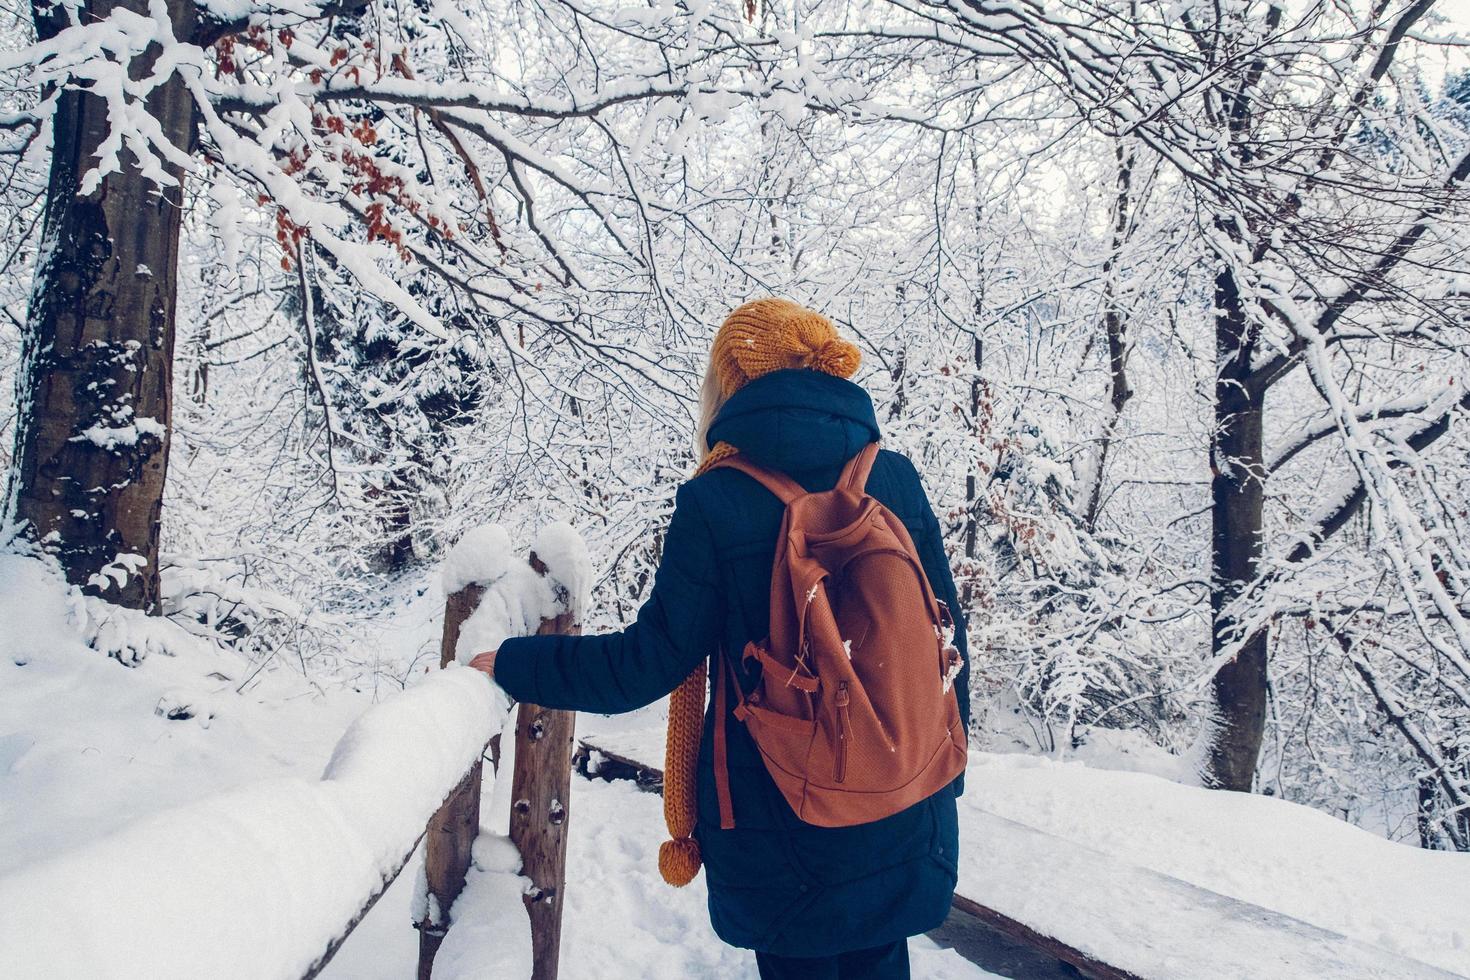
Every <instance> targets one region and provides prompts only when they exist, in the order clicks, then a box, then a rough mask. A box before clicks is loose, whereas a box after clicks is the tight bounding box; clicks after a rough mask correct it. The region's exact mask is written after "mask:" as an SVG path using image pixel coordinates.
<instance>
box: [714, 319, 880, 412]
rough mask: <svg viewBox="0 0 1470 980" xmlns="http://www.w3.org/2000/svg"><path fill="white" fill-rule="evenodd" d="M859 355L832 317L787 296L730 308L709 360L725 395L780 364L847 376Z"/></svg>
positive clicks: (853, 369)
mask: <svg viewBox="0 0 1470 980" xmlns="http://www.w3.org/2000/svg"><path fill="white" fill-rule="evenodd" d="M861 361H862V354H861V353H860V352H859V351H858V349H857V348H856V347H854V346H853V345H852V344H850V343H848V342H847V341H845V340H843V339H842V338H841V337H839V336H838V335H837V329H836V328H835V327H833V326H832V321H831V320H829V319H827V318H826V317H824V316H822V314H820V313H816V312H813V311H812V310H809V309H807V308H806V307H804V306H801V305H799V304H796V303H793V302H791V300H789V299H777V298H775V297H770V298H767V299H753V300H751V301H750V302H749V303H745V304H742V305H741V306H738V307H736V308H735V311H734V312H733V313H731V314H730V315H729V316H728V317H726V318H725V323H724V325H723V326H721V327H720V332H719V333H717V334H715V343H714V349H713V350H712V351H711V354H710V363H711V364H712V365H713V366H714V371H715V377H716V378H717V379H718V380H719V382H720V389H721V391H722V392H723V393H724V395H725V397H726V398H728V397H730V396H731V395H733V394H735V392H737V391H739V390H740V389H741V388H742V387H744V386H745V383H746V382H747V381H750V380H752V379H754V378H759V377H760V376H761V375H763V374H769V373H770V372H772V371H779V370H781V369H782V368H811V369H813V370H815V371H821V372H823V373H825V374H835V375H836V376H837V377H839V378H850V377H852V376H853V374H854V373H855V372H856V371H857V369H858V364H859V363H861Z"/></svg>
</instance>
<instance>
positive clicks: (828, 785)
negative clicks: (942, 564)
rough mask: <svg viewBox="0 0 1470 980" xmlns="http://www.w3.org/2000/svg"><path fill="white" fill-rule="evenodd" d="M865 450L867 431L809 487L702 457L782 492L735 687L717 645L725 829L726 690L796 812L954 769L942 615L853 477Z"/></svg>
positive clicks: (844, 821)
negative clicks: (828, 485)
mask: <svg viewBox="0 0 1470 980" xmlns="http://www.w3.org/2000/svg"><path fill="white" fill-rule="evenodd" d="M877 455H878V444H877V443H876V442H875V443H872V444H870V445H868V446H866V447H865V448H864V449H863V450H862V451H861V452H860V453H858V454H857V456H855V457H854V458H853V459H852V460H851V461H850V462H849V463H848V464H847V466H846V467H845V468H844V469H843V471H842V476H841V477H840V478H839V479H838V481H837V486H835V487H834V488H833V489H831V490H827V491H824V492H821V493H808V492H807V491H806V490H805V489H803V488H802V487H801V485H800V484H798V483H797V482H796V481H795V480H793V479H791V478H790V477H789V476H786V475H785V474H782V473H777V472H773V471H771V470H767V469H764V468H762V467H759V466H757V465H755V464H754V463H752V462H750V460H748V459H746V458H744V457H743V456H740V455H736V456H732V457H730V458H728V459H724V460H721V461H720V462H719V463H717V464H715V465H716V466H724V467H728V468H730V469H736V470H739V471H741V472H742V473H745V474H747V475H749V476H750V477H752V478H754V479H755V480H758V481H759V482H760V483H761V484H762V485H763V486H765V487H766V489H768V490H770V491H771V492H772V493H774V494H775V495H776V496H777V497H779V498H780V499H781V501H782V503H784V504H785V505H786V516H785V519H784V520H783V521H782V523H781V536H780V537H779V538H778V539H777V542H776V561H775V565H774V566H773V567H772V570H771V622H770V635H769V636H768V637H767V638H766V639H765V640H763V641H761V642H760V643H748V644H746V647H745V659H746V660H756V661H758V662H759V663H760V664H761V667H762V670H761V676H760V681H759V683H758V684H757V686H756V689H755V690H754V691H752V692H751V694H750V696H749V697H746V696H745V695H744V694H743V693H742V691H741V688H740V684H739V682H738V680H737V679H736V677H735V667H734V664H733V662H732V661H731V659H730V657H729V656H728V655H726V654H725V653H724V652H721V654H720V655H719V657H720V660H721V661H723V664H724V666H723V667H722V668H720V669H719V671H718V674H717V677H716V681H715V714H716V718H717V721H716V723H715V731H714V764H715V788H716V793H717V795H718V797H719V805H720V826H721V827H723V828H725V829H729V828H731V827H734V826H735V819H734V811H733V808H732V807H731V804H730V786H729V774H728V772H727V771H726V751H725V723H724V717H725V710H726V707H727V704H728V701H727V699H728V697H729V696H730V694H729V692H730V691H733V692H734V697H735V699H736V703H735V717H736V718H738V719H740V721H742V722H743V723H744V724H745V727H746V729H747V730H748V731H749V732H750V734H751V737H752V738H753V739H755V743H756V746H757V747H758V748H759V749H760V753H761V757H762V759H763V760H764V762H765V765H766V769H767V770H769V772H770V774H771V777H772V779H774V780H775V782H776V785H777V786H778V787H780V789H781V793H782V795H784V796H785V797H786V800H787V802H788V803H790V804H791V808H792V809H793V810H795V811H796V815H797V816H798V817H800V818H801V819H802V820H804V821H806V822H807V823H811V824H816V825H818V826H821V827H847V826H851V825H853V824H861V823H868V822H870V821H873V820H878V819H880V818H882V817H886V816H889V815H890V814H894V813H897V812H898V811H900V810H903V809H905V808H906V807H909V806H912V805H913V804H915V803H917V802H919V801H920V800H922V799H924V798H926V797H928V796H930V795H932V794H933V793H934V792H936V791H937V790H939V789H940V788H941V787H943V786H945V785H947V784H948V783H949V782H950V781H951V780H953V779H954V778H955V777H956V776H958V775H959V774H960V773H961V772H963V771H964V768H965V761H966V758H967V745H966V737H965V732H964V728H963V726H962V725H961V724H960V713H959V703H958V701H957V699H956V696H955V692H954V691H953V689H952V687H953V682H954V678H955V676H956V675H957V674H958V672H959V667H960V655H959V651H958V650H956V649H955V648H954V646H953V645H952V644H951V643H950V634H951V632H952V630H953V625H952V622H951V620H950V617H949V611H948V610H947V609H946V608H945V606H944V604H943V603H941V602H940V601H939V600H938V599H936V598H935V595H934V590H933V589H932V588H931V587H930V585H929V579H928V578H927V577H926V576H925V574H924V567H923V565H922V564H921V563H920V562H919V557H918V553H917V552H916V551H915V549H914V542H913V540H912V539H911V538H910V537H909V533H908V531H907V529H905V528H904V526H903V522H901V521H900V520H899V519H898V518H897V517H895V516H894V515H893V513H892V512H891V511H889V510H888V508H886V507H884V506H883V505H882V504H880V503H879V502H878V501H877V500H874V499H873V498H872V497H870V496H868V494H867V493H866V492H865V490H864V487H865V485H866V483H867V480H868V473H869V472H870V471H871V470H872V468H873V460H874V459H875V458H876V457H877Z"/></svg>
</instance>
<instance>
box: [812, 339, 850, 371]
mask: <svg viewBox="0 0 1470 980" xmlns="http://www.w3.org/2000/svg"><path fill="white" fill-rule="evenodd" d="M862 360H863V355H862V352H861V351H859V350H858V349H857V347H856V346H855V345H853V344H851V343H848V342H847V341H845V340H843V339H842V338H841V337H833V338H832V339H831V340H828V341H826V342H825V343H823V344H822V346H820V347H818V348H817V349H816V350H814V351H812V352H811V354H810V355H809V356H808V357H807V359H806V364H807V367H809V368H811V369H812V370H814V371H821V372H822V373H823V374H833V375H836V376H837V377H839V378H850V377H852V376H853V375H854V374H856V373H857V369H858V365H859V364H861V363H862Z"/></svg>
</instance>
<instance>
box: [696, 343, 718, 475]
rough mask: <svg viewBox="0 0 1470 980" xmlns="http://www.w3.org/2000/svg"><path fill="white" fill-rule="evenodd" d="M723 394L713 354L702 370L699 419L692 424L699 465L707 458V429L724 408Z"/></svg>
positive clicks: (708, 450) (708, 447)
mask: <svg viewBox="0 0 1470 980" xmlns="http://www.w3.org/2000/svg"><path fill="white" fill-rule="evenodd" d="M725 400H726V396H725V392H724V389H723V388H721V387H720V377H719V372H717V371H716V370H715V358H714V354H713V353H711V354H710V359H709V364H708V365H707V366H706V367H705V369H704V383H703V384H701V385H700V386H699V417H698V418H697V419H695V422H694V458H695V460H697V461H698V462H700V463H703V462H704V461H705V458H706V457H708V456H709V453H710V446H709V427H710V426H711V425H713V424H714V422H715V416H716V415H719V414H720V409H722V408H724V407H725Z"/></svg>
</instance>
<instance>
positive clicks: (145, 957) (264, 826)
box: [0, 525, 588, 980]
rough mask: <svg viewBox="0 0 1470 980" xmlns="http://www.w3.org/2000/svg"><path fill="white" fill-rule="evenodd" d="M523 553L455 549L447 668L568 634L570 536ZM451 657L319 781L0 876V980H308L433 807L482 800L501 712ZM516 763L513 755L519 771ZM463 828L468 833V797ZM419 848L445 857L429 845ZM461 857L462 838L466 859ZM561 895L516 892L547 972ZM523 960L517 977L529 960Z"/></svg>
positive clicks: (155, 819)
mask: <svg viewBox="0 0 1470 980" xmlns="http://www.w3.org/2000/svg"><path fill="white" fill-rule="evenodd" d="M533 548H534V550H535V553H536V554H537V555H540V556H541V558H540V559H533V564H534V565H535V568H533V567H532V565H531V564H527V563H526V561H525V559H521V558H512V556H511V550H510V545H509V541H508V539H507V538H506V536H505V535H504V534H503V533H502V532H500V531H499V529H496V528H482V529H479V530H477V531H476V532H473V533H472V534H471V535H467V536H466V540H465V541H464V542H462V543H461V544H460V546H458V547H457V548H456V549H455V551H454V553H453V555H452V556H451V561H450V562H449V567H448V568H447V569H446V578H448V579H449V580H450V581H451V582H454V583H455V585H456V588H455V590H454V591H456V592H458V591H461V590H462V589H463V588H464V586H465V585H474V586H475V587H476V588H477V590H478V593H479V594H478V595H477V596H476V599H477V600H478V601H477V602H475V603H473V604H472V608H471V609H470V610H469V611H470V612H472V613H473V615H469V616H467V617H466V616H461V617H460V618H461V620H462V621H463V623H462V626H460V627H459V628H458V629H457V630H456V636H455V640H456V641H457V644H454V645H452V648H453V647H455V646H457V649H458V651H459V657H458V658H457V659H460V660H467V659H468V658H469V657H470V656H472V655H473V654H474V653H475V652H478V651H480V650H484V649H491V648H493V647H494V646H496V645H498V644H499V642H500V641H501V640H502V639H504V638H505V637H506V636H513V635H519V634H522V633H527V632H531V631H533V630H535V629H537V628H541V629H543V630H549V629H556V630H562V629H570V628H572V624H573V623H574V622H575V620H576V616H577V614H578V611H579V610H580V608H581V605H580V598H581V595H582V590H583V589H584V588H585V583H586V581H587V578H588V576H587V575H586V567H587V560H586V554H585V551H584V549H583V548H582V545H581V542H580V540H579V539H578V538H577V536H576V535H575V533H574V532H572V531H571V529H570V528H568V527H566V526H565V525H554V526H552V527H550V528H548V529H546V530H545V531H543V533H542V535H541V536H540V537H539V538H538V539H537V542H536V544H535V545H534V546H533ZM459 579H463V581H462V582H461V581H459ZM461 601H463V600H461ZM456 625H457V626H459V624H456ZM447 665H448V666H450V667H451V669H446V670H440V671H435V672H434V673H433V674H432V675H431V676H429V677H426V678H424V679H423V680H422V681H420V682H419V683H417V684H415V685H413V686H412V687H410V688H409V689H407V690H406V691H404V692H403V693H402V694H399V695H396V696H394V697H392V698H390V699H388V700H386V701H384V702H382V703H380V704H377V705H374V706H373V707H371V708H369V709H368V710H367V711H365V712H364V713H363V714H362V715H361V716H360V717H359V718H358V719H357V720H356V721H355V722H353V723H352V725H351V726H350V727H349V728H348V729H347V731H346V733H345V734H344V735H343V736H342V738H341V740H340V741H339V742H338V743H337V746H336V748H335V749H334V751H333V753H332V757H331V760H330V762H328V764H327V766H326V770H325V771H324V772H323V774H322V777H321V778H320V779H319V780H315V781H313V780H306V779H299V778H298V779H278V780H272V781H269V782H262V783H257V784H254V785H249V786H244V787H241V788H239V789H236V790H233V791H230V792H226V793H222V794H219V795H216V796H213V797H209V798H207V799H203V800H200V801H198V802H195V803H191V804H187V805H185V806H180V807H176V808H173V809H170V810H166V811H163V812H160V813H156V814H154V815H152V816H150V817H146V818H144V819H142V820H139V821H137V822H136V823H133V824H130V825H127V826H125V827H123V828H122V829H120V830H119V831H117V832H116V833H113V834H111V835H109V836H107V837H105V838H101V839H98V840H96V841H93V842H91V843H88V844H84V845H82V846H80V847H77V848H75V849H73V850H70V851H67V852H65V853H62V854H60V855H57V856H56V857H53V858H50V859H47V860H43V861H38V862H35V863H33V864H29V865H26V866H24V867H23V868H21V869H20V870H19V871H17V872H15V873H12V874H10V875H7V876H6V877H4V878H0V977H40V976H48V977H51V976H65V977H104V976H105V977H148V978H155V977H186V976H187V977H210V978H212V980H228V978H234V977H240V978H250V980H257V978H261V977H282V978H287V977H311V976H314V975H315V974H316V973H317V972H319V971H320V970H321V969H322V967H323V966H325V965H326V963H327V961H328V960H330V959H331V957H332V955H333V954H334V953H335V952H336V951H337V949H338V948H339V947H340V946H341V945H342V943H343V942H344V941H345V940H346V938H347V937H348V935H349V934H350V933H351V932H352V930H353V929H354V928H355V927H356V925H357V923H358V922H360V921H361V920H362V918H363V916H364V915H366V914H367V912H368V910H369V909H371V908H372V906H373V904H374V903H375V902H376V901H377V900H378V898H379V897H380V896H381V895H382V894H383V892H384V891H386V890H387V888H388V886H389V885H390V884H392V882H393V881H394V880H395V879H396V878H397V876H398V874H399V873H400V872H401V871H402V870H403V867H404V866H405V864H406V863H407V862H408V861H409V859H410V857H411V856H412V854H413V852H414V851H415V849H416V848H417V846H418V844H419V841H420V840H421V839H422V838H423V837H424V834H425V823H426V821H428V820H429V818H430V815H431V814H436V811H437V814H440V815H442V814H443V813H444V812H445V808H446V806H447V804H446V800H450V801H453V800H455V799H457V798H459V797H460V796H462V795H464V794H466V793H468V792H470V790H471V788H472V789H473V792H474V793H475V794H476V796H477V795H478V790H479V782H478V779H477V778H472V776H476V777H477V776H478V773H479V766H480V760H481V758H482V756H483V753H484V750H485V747H486V745H487V743H489V742H490V741H491V739H492V737H493V736H496V735H498V733H499V732H500V731H501V730H502V728H503V727H504V723H505V721H506V719H507V717H508V713H509V710H510V703H509V700H508V699H507V698H506V696H505V695H504V693H503V692H501V690H500V689H499V688H498V687H496V686H495V685H493V684H491V683H489V682H488V681H487V680H486V678H485V676H484V675H483V674H481V673H479V672H478V671H472V670H469V669H467V668H465V667H462V666H453V665H451V664H447ZM521 717H522V719H523V720H524V719H526V718H527V717H530V719H531V723H530V725H527V724H523V725H522V726H521V729H520V730H519V732H518V739H521V738H524V739H527V740H529V739H531V737H532V735H533V734H534V731H533V730H532V729H533V726H534V724H535V722H536V719H538V718H539V717H540V715H539V714H538V713H537V710H536V709H532V708H528V707H527V706H522V708H521ZM565 726H566V727H565V736H564V738H563V739H562V740H561V744H562V746H563V748H564V749H565V751H564V752H563V753H562V756H563V759H564V761H563V762H562V764H561V770H562V775H561V779H562V784H561V789H560V790H556V789H555V786H554V780H552V782H549V783H548V782H545V773H544V772H541V771H532V770H531V767H532V766H534V765H535V763H533V762H531V761H528V762H527V763H526V766H527V769H528V778H531V779H532V781H533V782H536V783H537V785H538V786H540V785H548V786H552V791H553V792H554V793H555V794H557V795H554V796H553V797H549V798H548V803H552V802H555V801H565V800H566V788H565V782H566V778H567V777H566V770H567V762H566V761H565V759H566V757H568V756H569V754H570V748H571V745H570V741H571V722H570V719H567V720H566V721H565ZM539 741H542V742H545V743H546V746H545V749H543V750H542V754H541V755H540V756H538V755H537V754H536V751H535V750H529V749H528V750H527V751H525V753H524V756H523V757H524V758H526V759H527V760H532V759H537V758H542V759H544V758H549V757H552V756H554V755H555V752H554V751H551V750H552V749H554V746H553V745H552V743H553V742H554V741H556V740H555V739H553V738H550V737H548V738H543V739H540V740H539ZM521 757H522V756H518V760H519V758H521ZM520 768H521V766H520V764H519V761H518V766H517V769H518V775H519V770H520ZM543 768H544V769H545V771H546V772H551V771H553V770H554V769H555V766H554V765H545V766H544V767H543ZM537 780H540V782H537ZM521 792H522V791H521V790H517V795H516V796H515V797H514V798H515V799H517V800H519V799H521V795H520V793H521ZM476 804H478V799H476ZM560 806H562V808H563V809H562V812H561V814H560V816H559V817H558V820H557V821H555V826H551V827H550V833H549V834H547V836H548V837H549V838H552V839H553V840H554V847H553V848H552V851H554V852H555V853H554V854H553V855H552V856H553V857H555V858H556V862H559V861H560V856H561V855H562V854H564V848H565V838H564V833H565V822H564V816H565V809H564V807H565V804H564V802H563V803H561V804H560ZM468 819H469V823H468V825H467V828H466V829H467V832H468V835H469V837H468V840H469V841H472V840H473V838H474V835H475V832H476V831H477V830H478V827H479V819H478V805H476V807H475V811H474V813H473V815H472V817H469V818H468ZM522 824H523V825H522V828H521V831H520V834H519V837H518V838H515V839H517V840H518V842H519V845H520V847H521V849H522V852H523V853H524V854H525V855H526V861H525V867H524V869H523V872H524V873H525V874H528V875H529V876H530V877H531V878H532V880H533V881H534V882H537V883H540V882H541V881H542V879H540V878H537V877H536V875H537V874H538V873H540V869H539V868H538V867H537V866H533V864H532V860H531V857H532V855H533V854H542V853H544V852H546V851H547V847H546V844H545V842H544V841H541V840H538V839H537V836H538V833H545V832H546V831H547V828H548V826H549V825H535V824H533V823H532V822H531V821H523V822H522ZM430 826H431V829H433V827H434V824H431V825H430ZM513 829H514V828H513ZM438 836H440V837H442V836H446V835H442V834H441V835H438ZM556 842H559V843H556ZM487 843H489V844H492V845H493V844H495V843H496V842H495V841H489V842H487ZM556 848H560V849H561V850H556ZM487 850H488V851H490V852H495V851H496V848H494V847H491V848H488V849H487ZM427 851H428V854H429V855H431V857H432V856H435V855H439V854H441V852H442V843H441V842H440V841H439V840H438V839H437V837H431V839H430V841H429V843H428V846H427ZM468 852H469V843H468V842H466V844H465V856H466V864H467V863H468ZM510 857H511V858H513V855H512V856H510ZM556 862H553V863H554V864H555V870H556V873H558V874H559V873H560V865H559V863H556ZM504 863H505V864H506V867H505V869H504V870H506V871H508V872H514V871H515V870H516V869H515V867H513V865H514V864H515V863H516V862H515V861H514V860H511V859H507V860H506V861H505V862H504ZM463 880H464V878H463V869H461V871H460V882H461V883H462V882H463ZM456 890H457V889H456ZM517 890H520V889H517ZM527 890H528V891H529V889H527ZM560 891H561V889H560V881H559V880H558V881H557V882H556V885H555V891H553V892H551V893H550V897H551V898H553V899H555V900H554V901H547V900H545V899H546V897H547V896H546V895H545V894H543V895H542V896H540V897H541V898H542V899H543V900H542V901H540V902H539V903H538V902H535V901H531V900H529V899H528V901H529V903H530V905H531V907H532V909H533V912H534V911H536V910H539V909H540V907H541V906H546V907H547V909H548V910H554V912H555V919H556V931H555V933H553V934H552V935H553V939H552V943H553V945H552V946H551V947H550V948H551V954H550V956H551V963H552V970H553V975H554V970H555V945H554V942H555V935H556V934H557V933H559V928H560V907H561V902H560V900H559V897H560ZM532 895H533V897H534V892H533V893H532ZM446 898H447V900H445V899H446ZM513 901H514V900H513V898H512V899H511V902H513ZM450 902H452V896H448V895H447V894H446V895H445V896H443V897H441V899H440V902H439V903H438V904H437V906H436V905H435V903H429V907H430V909H431V910H433V911H434V912H435V917H434V919H433V922H432V926H433V928H434V929H435V931H436V932H438V934H439V935H440V936H442V932H443V928H444V926H445V925H447V921H448V918H449V917H447V916H445V915H443V914H440V913H441V912H442V910H447V909H449V907H450ZM497 911H498V909H497ZM517 915H519V911H517ZM543 917H545V913H544V912H543ZM535 921H536V920H535V919H534V917H533V927H534V926H535ZM405 928H406V927H405ZM540 928H541V932H542V933H544V932H545V927H544V925H543V926H541V927H540ZM425 935H428V934H427V933H426V934H425ZM536 935H538V933H536V932H534V931H533V940H534V937H535V936H536ZM437 938H438V937H435V939H436V941H435V943H434V945H435V947H436V948H437V946H438V942H437ZM529 959H531V957H530V956H525V957H521V961H522V962H524V961H525V960H529ZM525 966H526V972H530V963H525ZM425 975H426V974H425ZM507 975H508V974H507ZM537 975H538V976H540V975H542V974H540V973H538V974H537Z"/></svg>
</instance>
